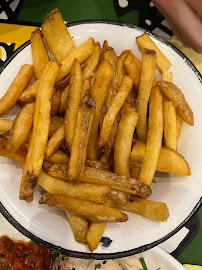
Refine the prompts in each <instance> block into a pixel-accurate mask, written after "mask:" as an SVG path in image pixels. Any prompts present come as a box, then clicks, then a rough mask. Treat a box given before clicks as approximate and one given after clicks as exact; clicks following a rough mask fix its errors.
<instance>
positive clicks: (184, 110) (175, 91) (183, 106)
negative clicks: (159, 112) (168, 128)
mask: <svg viewBox="0 0 202 270" xmlns="http://www.w3.org/2000/svg"><path fill="white" fill-rule="evenodd" d="M158 85H159V86H160V88H161V90H162V92H163V94H164V95H165V96H166V97H167V98H168V99H170V100H172V101H173V103H174V104H175V107H176V110H177V112H178V113H179V115H180V116H181V117H182V118H183V119H184V121H186V122H187V123H188V124H189V125H192V126H193V125H194V116H193V112H192V110H191V108H190V106H189V104H188V103H187V101H186V99H185V97H184V95H183V93H182V92H181V90H180V89H179V88H178V87H177V86H176V85H174V84H173V83H170V82H165V81H159V82H158Z"/></svg>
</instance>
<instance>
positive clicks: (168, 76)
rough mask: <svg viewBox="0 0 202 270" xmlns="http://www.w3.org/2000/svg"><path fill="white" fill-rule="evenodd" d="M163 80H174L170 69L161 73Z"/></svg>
mask: <svg viewBox="0 0 202 270" xmlns="http://www.w3.org/2000/svg"><path fill="white" fill-rule="evenodd" d="M161 80H162V81H166V82H172V80H173V73H172V72H170V71H168V70H166V71H164V72H163V73H162V75H161Z"/></svg>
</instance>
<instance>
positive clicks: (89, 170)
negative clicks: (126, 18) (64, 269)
mask: <svg viewBox="0 0 202 270" xmlns="http://www.w3.org/2000/svg"><path fill="white" fill-rule="evenodd" d="M201 82H202V77H201V75H200V73H199V72H198V71H197V69H196V68H195V67H194V65H193V64H192V63H191V62H190V61H189V60H188V59H187V58H186V57H185V56H184V55H183V54H182V53H180V52H179V51H178V50H177V49H176V48H175V47H173V46H172V45H171V44H169V43H168V42H166V41H164V40H162V39H160V38H157V37H156V36H154V35H152V34H150V33H147V32H146V31H145V30H144V29H140V28H138V27H134V26H130V25H125V24H121V23H116V22H105V21H84V22H78V23H71V24H67V25H65V23H64V21H63V18H62V16H61V14H60V12H59V11H58V10H57V9H54V10H53V11H52V12H51V13H49V14H48V15H47V16H46V17H45V19H44V22H43V24H42V26H41V28H38V29H36V30H35V31H34V32H33V33H32V35H31V37H30V41H28V42H26V43H25V44H24V45H22V46H21V47H20V48H19V49H18V50H16V51H15V52H14V54H13V55H12V56H11V58H9V59H8V60H7V61H6V62H5V65H4V66H3V69H2V71H1V74H0V85H1V90H0V137H1V138H0V164H1V166H0V199H1V204H0V210H1V212H2V214H3V215H4V216H5V217H6V218H7V219H8V220H9V221H10V222H11V224H13V225H14V226H15V227H16V228H17V229H18V230H19V231H21V232H22V233H23V234H24V235H26V236H27V237H29V238H31V239H32V240H33V241H35V242H37V243H40V244H42V245H45V246H47V247H48V248H51V249H53V250H56V251H59V252H62V253H63V254H67V255H71V256H76V257H83V258H98V259H100V258H117V257H124V256H128V255H132V254H136V253H139V252H141V251H142V250H147V249H150V248H152V247H154V246H156V245H158V244H159V243H161V242H163V241H164V240H166V239H168V238H169V237H170V236H172V235H173V234H174V233H176V232H177V231H178V230H179V229H180V228H181V227H182V226H183V225H184V224H185V223H186V221H187V220H188V219H189V218H190V217H191V216H192V215H193V214H194V213H195V212H196V211H197V209H198V208H199V207H200V204H201V193H202V182H201V168H200V167H201V164H202V154H201V149H200V148H201V147H200V146H201V143H200V141H201V136H202V124H201V115H202V106H201V102H202V97H201V94H202V85H201Z"/></svg>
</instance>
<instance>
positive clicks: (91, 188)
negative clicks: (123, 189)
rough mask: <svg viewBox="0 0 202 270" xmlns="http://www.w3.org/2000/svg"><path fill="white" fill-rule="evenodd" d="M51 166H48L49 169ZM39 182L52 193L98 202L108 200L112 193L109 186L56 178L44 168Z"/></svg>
mask: <svg viewBox="0 0 202 270" xmlns="http://www.w3.org/2000/svg"><path fill="white" fill-rule="evenodd" d="M50 166H52V165H50ZM50 166H49V167H48V168H47V169H48V170H49V168H50ZM38 184H39V185H40V186H41V187H42V188H43V189H45V190H46V191H47V192H49V193H51V194H59V195H68V196H71V197H75V198H78V199H83V200H89V201H92V202H97V203H103V202H104V201H106V199H107V197H108V196H109V194H110V187H109V186H99V185H94V184H89V183H76V184H72V183H69V182H65V181H62V180H59V179H56V178H54V177H52V176H50V175H48V174H46V173H45V172H44V171H43V170H42V171H41V173H40V175H39V180H38Z"/></svg>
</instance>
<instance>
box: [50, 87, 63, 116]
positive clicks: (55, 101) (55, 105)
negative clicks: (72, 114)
mask: <svg viewBox="0 0 202 270" xmlns="http://www.w3.org/2000/svg"><path fill="white" fill-rule="evenodd" d="M60 99H61V91H60V90H56V91H55V89H54V93H53V97H52V102H51V116H53V115H56V114H57V113H58V111H59V109H60Z"/></svg>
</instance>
